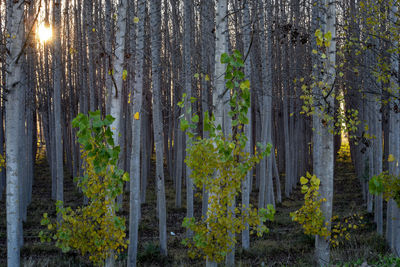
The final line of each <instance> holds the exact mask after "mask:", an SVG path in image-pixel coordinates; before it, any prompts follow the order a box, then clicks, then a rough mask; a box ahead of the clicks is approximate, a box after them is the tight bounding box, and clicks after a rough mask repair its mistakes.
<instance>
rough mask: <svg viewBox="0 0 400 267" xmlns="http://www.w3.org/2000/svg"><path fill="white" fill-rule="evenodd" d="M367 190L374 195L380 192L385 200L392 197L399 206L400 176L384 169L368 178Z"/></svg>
mask: <svg viewBox="0 0 400 267" xmlns="http://www.w3.org/2000/svg"><path fill="white" fill-rule="evenodd" d="M369 192H371V193H372V194H374V195H380V194H382V196H383V198H384V199H385V200H386V201H389V199H393V200H394V201H396V203H397V205H398V206H400V178H399V177H398V176H395V175H391V174H389V172H388V171H384V172H382V173H381V174H379V175H375V176H373V177H372V178H371V179H370V180H369Z"/></svg>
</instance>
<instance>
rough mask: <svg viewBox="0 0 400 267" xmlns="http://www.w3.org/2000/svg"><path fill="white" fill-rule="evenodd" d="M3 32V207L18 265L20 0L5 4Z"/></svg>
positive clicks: (10, 256)
mask: <svg viewBox="0 0 400 267" xmlns="http://www.w3.org/2000/svg"><path fill="white" fill-rule="evenodd" d="M7 15H8V16H9V17H8V18H9V20H7V23H8V24H7V31H8V32H9V34H10V36H14V37H15V38H9V39H8V43H7V48H8V51H9V53H8V56H7V58H6V62H7V66H8V75H7V78H6V89H7V90H8V94H7V102H6V161H7V168H6V177H7V182H6V206H7V219H6V220H7V265H8V266H20V237H21V236H22V234H23V233H22V232H20V231H21V227H20V226H21V218H20V210H19V209H20V199H19V190H20V184H19V176H20V175H21V172H20V170H19V169H18V161H19V160H21V159H19V158H18V156H19V155H18V141H19V140H18V138H15V137H16V136H21V134H22V133H21V131H22V129H21V128H20V127H19V125H20V123H19V119H20V113H21V112H22V110H21V109H22V108H23V107H22V106H21V102H20V101H21V100H20V99H19V96H20V91H23V90H24V88H23V84H22V83H21V80H22V63H21V58H20V56H21V54H20V53H21V52H22V49H23V42H24V40H23V36H24V29H25V28H24V1H22V0H20V1H13V2H11V1H9V6H8V7H7Z"/></svg>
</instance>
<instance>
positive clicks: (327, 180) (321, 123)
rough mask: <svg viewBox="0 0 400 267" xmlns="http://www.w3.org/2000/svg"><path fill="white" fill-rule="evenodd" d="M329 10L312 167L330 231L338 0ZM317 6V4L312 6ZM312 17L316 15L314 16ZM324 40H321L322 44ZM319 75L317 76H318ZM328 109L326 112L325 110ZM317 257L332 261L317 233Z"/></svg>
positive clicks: (321, 36)
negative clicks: (317, 180) (319, 187)
mask: <svg viewBox="0 0 400 267" xmlns="http://www.w3.org/2000/svg"><path fill="white" fill-rule="evenodd" d="M323 6H324V7H326V9H325V10H326V11H325V12H324V13H323V16H322V19H321V21H322V27H321V28H322V29H321V30H318V29H317V30H316V33H315V36H316V38H317V43H319V44H320V45H321V46H320V47H321V49H322V50H323V53H324V55H325V56H321V57H322V64H323V76H322V77H321V78H322V81H323V87H318V86H315V87H314V97H315V102H316V103H320V104H322V106H318V105H317V106H316V108H315V113H314V115H313V128H314V132H313V170H314V174H315V175H316V176H317V177H318V178H320V179H321V191H320V193H321V198H324V199H326V201H325V202H323V203H322V205H321V210H322V214H323V216H324V218H325V222H327V223H328V226H327V229H328V231H330V220H331V217H332V201H333V173H334V172H333V171H334V150H333V149H334V147H333V133H332V129H333V122H332V120H333V113H332V112H333V110H334V97H333V92H334V81H335V73H336V70H335V64H336V2H335V1H333V0H324V1H323ZM316 8H318V6H317V5H315V6H314V7H313V9H316ZM313 19H317V18H315V17H313ZM321 41H322V44H321ZM316 79H318V76H317V77H316ZM324 112H326V113H324ZM315 256H316V261H317V263H318V264H319V265H321V266H327V265H329V256H330V250H329V240H326V239H325V237H322V236H319V235H317V236H316V237H315Z"/></svg>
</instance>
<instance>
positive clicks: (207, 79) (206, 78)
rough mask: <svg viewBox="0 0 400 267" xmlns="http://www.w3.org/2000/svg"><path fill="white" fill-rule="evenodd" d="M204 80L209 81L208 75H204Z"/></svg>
mask: <svg viewBox="0 0 400 267" xmlns="http://www.w3.org/2000/svg"><path fill="white" fill-rule="evenodd" d="M204 80H206V81H207V82H208V81H209V80H210V76H208V74H206V76H205V77H204Z"/></svg>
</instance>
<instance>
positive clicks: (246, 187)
mask: <svg viewBox="0 0 400 267" xmlns="http://www.w3.org/2000/svg"><path fill="white" fill-rule="evenodd" d="M250 44H251V20H250V8H249V3H248V1H245V2H244V3H243V48H244V49H243V54H244V55H245V57H246V58H245V63H244V64H245V65H244V73H245V77H246V79H248V80H249V81H250V77H251V57H250V49H251V47H250ZM250 92H252V90H250ZM250 99H251V97H250ZM247 117H248V118H249V123H248V124H247V125H245V126H244V133H245V135H246V136H247V138H248V140H247V143H246V146H245V148H244V152H245V153H249V154H251V141H252V138H251V137H252V131H251V130H252V123H251V121H252V120H251V104H250V108H249V109H248V111H247ZM250 180H251V171H249V172H248V173H247V174H246V178H245V180H244V182H243V184H242V206H243V207H249V204H250V192H251V188H250ZM242 247H243V249H245V250H248V249H249V248H250V231H249V225H248V224H246V225H245V229H244V230H243V232H242Z"/></svg>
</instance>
